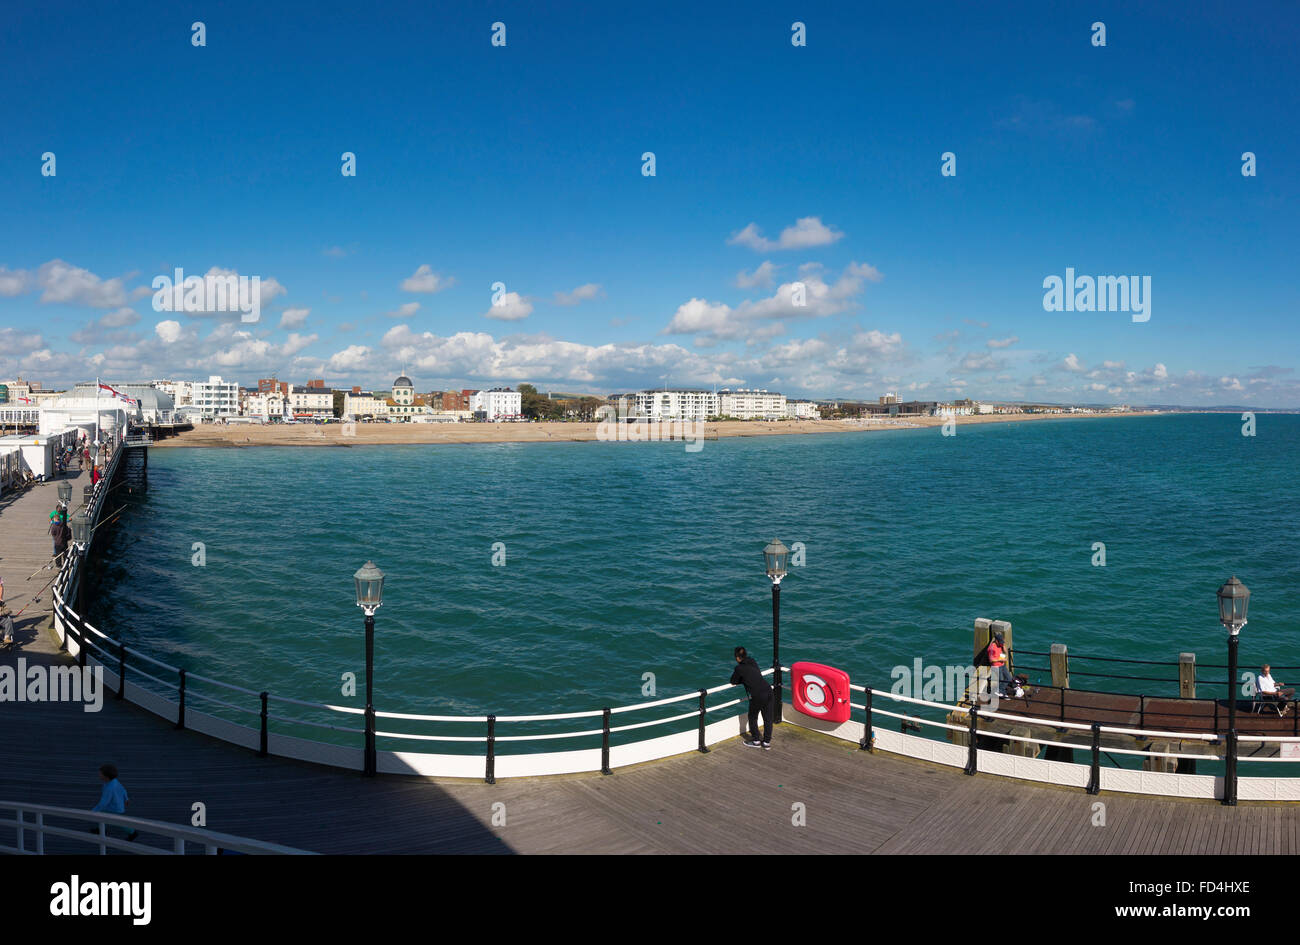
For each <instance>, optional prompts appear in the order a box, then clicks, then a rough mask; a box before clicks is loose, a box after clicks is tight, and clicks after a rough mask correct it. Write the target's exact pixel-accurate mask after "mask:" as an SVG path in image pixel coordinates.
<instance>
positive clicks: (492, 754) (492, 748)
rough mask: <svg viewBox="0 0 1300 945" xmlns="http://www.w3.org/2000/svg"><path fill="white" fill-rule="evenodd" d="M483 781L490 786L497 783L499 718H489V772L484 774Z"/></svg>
mask: <svg viewBox="0 0 1300 945" xmlns="http://www.w3.org/2000/svg"><path fill="white" fill-rule="evenodd" d="M483 780H484V781H486V782H487V783H488V784H496V783H497V717H496V716H495V715H489V716H488V734H487V770H486V771H484V772H483Z"/></svg>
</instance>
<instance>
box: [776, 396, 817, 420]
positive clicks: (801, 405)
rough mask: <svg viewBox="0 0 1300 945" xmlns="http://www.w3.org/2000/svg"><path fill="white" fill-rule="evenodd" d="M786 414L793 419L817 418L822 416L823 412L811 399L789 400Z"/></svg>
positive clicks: (786, 403) (786, 404) (786, 405)
mask: <svg viewBox="0 0 1300 945" xmlns="http://www.w3.org/2000/svg"><path fill="white" fill-rule="evenodd" d="M785 415H786V416H787V417H789V418H790V419H791V420H817V419H819V418H820V417H821V412H820V411H819V410H818V409H817V405H816V404H815V403H813V402H812V401H811V400H787V401H786V402H785Z"/></svg>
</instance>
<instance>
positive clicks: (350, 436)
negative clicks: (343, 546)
mask: <svg viewBox="0 0 1300 945" xmlns="http://www.w3.org/2000/svg"><path fill="white" fill-rule="evenodd" d="M1150 415H1151V414H1149V413H1140V412H1130V413H1101V414H984V415H982V416H974V417H958V418H957V419H956V424H957V429H958V431H960V430H961V429H962V428H963V427H966V426H971V425H974V424H977V423H1036V422H1039V421H1044V420H1082V419H1093V420H1096V419H1101V418H1103V417H1135V416H1150ZM943 423H944V419H943V418H942V417H915V418H912V417H909V418H907V419H895V420H891V419H879V420H783V421H773V422H768V421H761V420H751V421H738V420H731V421H724V422H720V423H706V424H705V425H704V437H705V439H706V440H711V439H717V438H719V437H730V436H779V435H787V436H788V435H793V434H817V433H821V434H827V433H864V432H872V431H880V430H902V429H916V428H918V427H937V426H941V425H942V424H943ZM600 426H601V425H600V424H596V423H555V422H544V423H356V424H341V423H328V424H319V425H317V424H311V423H308V424H268V425H265V426H262V425H259V424H230V425H227V424H213V423H206V424H200V425H199V426H197V427H195V428H193V429H192V430H186V431H184V432H182V433H180V434H178V435H177V436H173V437H168V438H167V439H162V440H159V441H157V442H156V443H155V444H154V445H155V446H158V447H167V446H225V447H232V446H235V447H238V446H378V445H393V444H418V443H564V442H588V441H591V440H598V439H604V438H607V437H606V435H605V432H604V431H601V432H599V433H598V429H599V428H600ZM649 426H650V427H651V430H650V431H649V432H650V433H651V435H652V436H654V437H657V438H661V439H669V438H671V437H673V436H675V437H676V438H678V439H680V438H681V437H682V433H681V428H680V427H675V426H673V425H671V424H664V425H663V428H662V431H659V432H656V431H655V430H654V429H653V428H654V426H655V425H654V424H650V425H649ZM608 429H609V428H608V427H606V428H605V430H606V431H607V430H608ZM687 432H688V434H691V435H693V433H694V430H693V429H692V428H690V427H688V430H687Z"/></svg>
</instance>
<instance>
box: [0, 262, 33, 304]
mask: <svg viewBox="0 0 1300 945" xmlns="http://www.w3.org/2000/svg"><path fill="white" fill-rule="evenodd" d="M31 282H32V274H31V273H30V272H28V271H27V270H25V269H6V268H5V267H4V266H0V296H6V297H9V298H12V297H13V296H15V295H22V294H23V293H24V292H26V291H27V290H28V289H29V288H30V287H31Z"/></svg>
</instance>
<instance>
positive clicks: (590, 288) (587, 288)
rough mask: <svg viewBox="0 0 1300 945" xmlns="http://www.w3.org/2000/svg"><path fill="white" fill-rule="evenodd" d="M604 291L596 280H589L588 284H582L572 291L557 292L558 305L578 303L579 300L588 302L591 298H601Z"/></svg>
mask: <svg viewBox="0 0 1300 945" xmlns="http://www.w3.org/2000/svg"><path fill="white" fill-rule="evenodd" d="M602 295H604V293H603V292H602V291H601V290H600V285H599V284H598V283H595V282H588V283H587V284H586V285H580V286H578V287H577V288H576V289H574V290H573V291H572V292H556V293H555V304H556V305H577V304H578V303H579V302H586V301H589V300H591V299H597V298H600V297H601V296H602Z"/></svg>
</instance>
